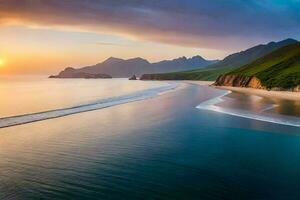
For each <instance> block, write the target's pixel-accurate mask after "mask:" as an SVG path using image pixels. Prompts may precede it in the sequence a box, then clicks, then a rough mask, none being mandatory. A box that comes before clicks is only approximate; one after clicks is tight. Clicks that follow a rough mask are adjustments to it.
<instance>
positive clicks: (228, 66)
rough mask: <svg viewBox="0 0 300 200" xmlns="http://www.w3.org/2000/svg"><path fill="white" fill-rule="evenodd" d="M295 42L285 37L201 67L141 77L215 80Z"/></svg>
mask: <svg viewBox="0 0 300 200" xmlns="http://www.w3.org/2000/svg"><path fill="white" fill-rule="evenodd" d="M294 43H297V40H294V39H286V40H282V41H279V42H270V43H268V44H260V45H257V46H254V47H252V48H250V49H247V50H245V51H241V52H238V53H234V54H231V55H229V56H227V57H226V58H224V59H223V60H222V61H220V62H217V63H215V64H212V65H209V66H207V67H205V68H202V69H196V70H190V71H182V72H171V73H164V74H145V75H143V76H142V79H144V80H146V79H157V80H216V78H217V77H218V76H219V75H221V74H225V73H227V72H229V71H231V70H233V69H236V68H238V67H240V66H242V65H245V64H247V63H250V62H252V61H254V60H255V59H257V58H259V57H262V56H264V55H266V54H268V53H270V52H272V51H274V50H276V49H279V48H281V47H283V46H286V45H289V44H294Z"/></svg>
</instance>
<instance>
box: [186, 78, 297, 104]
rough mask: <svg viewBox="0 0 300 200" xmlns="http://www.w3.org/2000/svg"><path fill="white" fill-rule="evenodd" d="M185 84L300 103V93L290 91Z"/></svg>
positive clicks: (192, 82)
mask: <svg viewBox="0 0 300 200" xmlns="http://www.w3.org/2000/svg"><path fill="white" fill-rule="evenodd" d="M184 82H185V83H189V84H194V85H200V86H203V85H208V86H211V87H214V88H217V89H220V90H229V91H232V92H238V93H243V94H248V95H257V96H260V97H265V98H276V99H285V100H292V101H300V92H290V91H273V90H270V91H268V90H263V89H255V88H244V87H230V86H212V84H213V83H214V81H184Z"/></svg>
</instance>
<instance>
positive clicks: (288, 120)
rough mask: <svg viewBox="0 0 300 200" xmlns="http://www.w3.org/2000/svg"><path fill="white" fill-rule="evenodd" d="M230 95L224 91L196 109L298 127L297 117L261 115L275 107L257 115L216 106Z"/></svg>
mask: <svg viewBox="0 0 300 200" xmlns="http://www.w3.org/2000/svg"><path fill="white" fill-rule="evenodd" d="M230 93H231V91H226V92H224V93H223V94H222V95H220V96H217V97H215V98H213V99H210V100H207V101H204V102H202V103H201V104H199V105H198V106H197V107H196V108H198V109H202V110H210V111H214V112H219V113H223V114H228V115H232V116H237V117H243V118H248V119H253V120H258V121H264V122H270V123H276V124H281V125H288V126H295V127H300V120H299V118H297V117H290V116H284V115H280V114H276V115H271V114H267V113H263V112H264V111H266V110H269V109H272V108H274V107H276V106H277V105H271V106H269V107H267V109H263V110H261V111H260V112H258V113H255V112H251V111H247V110H241V109H232V108H224V107H221V106H218V105H217V104H219V103H221V102H223V101H225V100H224V99H223V98H224V97H225V96H226V95H228V94H230Z"/></svg>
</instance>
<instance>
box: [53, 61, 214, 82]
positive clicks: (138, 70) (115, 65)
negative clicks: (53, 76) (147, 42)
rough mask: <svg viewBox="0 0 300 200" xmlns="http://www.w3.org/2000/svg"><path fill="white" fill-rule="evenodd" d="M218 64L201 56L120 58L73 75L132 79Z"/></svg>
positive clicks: (81, 69) (76, 71)
mask: <svg viewBox="0 0 300 200" xmlns="http://www.w3.org/2000/svg"><path fill="white" fill-rule="evenodd" d="M216 62H217V60H205V59H204V58H202V57H201V56H194V57H192V58H186V57H180V58H177V59H174V60H163V61H160V62H156V63H150V62H148V61H147V60H145V59H143V58H132V59H128V60H124V59H120V58H114V57H110V58H108V59H107V60H105V61H104V62H102V63H98V64H96V65H92V66H87V67H83V68H79V69H74V68H72V69H73V70H72V73H78V72H82V73H89V74H109V75H110V76H112V77H131V76H132V75H137V76H140V75H142V74H144V73H163V72H171V71H182V70H191V69H195V68H201V67H204V66H207V65H210V64H213V63H216ZM66 69H68V68H66ZM66 69H65V70H66ZM65 70H64V71H65ZM62 72H63V71H62ZM62 72H60V73H62ZM69 72H71V71H69ZM58 76H59V75H58Z"/></svg>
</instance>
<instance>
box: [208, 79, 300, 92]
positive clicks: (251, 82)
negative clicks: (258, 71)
mask: <svg viewBox="0 0 300 200" xmlns="http://www.w3.org/2000/svg"><path fill="white" fill-rule="evenodd" d="M214 85H215V86H230V87H248V88H255V89H265V90H266V89H268V90H274V91H283V90H285V91H292V92H300V85H298V86H296V87H294V88H289V89H287V88H266V87H265V86H264V85H263V84H262V82H261V81H260V80H259V79H258V78H256V77H255V76H243V75H221V76H219V77H218V78H217V80H216V82H215V83H214Z"/></svg>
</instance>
